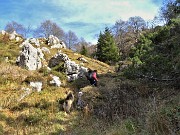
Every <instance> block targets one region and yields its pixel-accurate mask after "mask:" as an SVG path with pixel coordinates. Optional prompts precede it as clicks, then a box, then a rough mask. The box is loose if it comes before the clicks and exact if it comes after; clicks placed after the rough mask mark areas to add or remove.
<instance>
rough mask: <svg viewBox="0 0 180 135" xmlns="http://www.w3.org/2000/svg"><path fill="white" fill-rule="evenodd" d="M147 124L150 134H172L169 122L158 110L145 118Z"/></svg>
mask: <svg viewBox="0 0 180 135" xmlns="http://www.w3.org/2000/svg"><path fill="white" fill-rule="evenodd" d="M147 125H148V128H147V130H149V132H150V133H151V134H157V135H170V134H172V131H171V128H170V126H169V125H170V123H169V122H168V120H167V119H166V117H164V116H163V115H161V114H160V113H158V112H155V113H153V114H151V116H149V117H148V119H147Z"/></svg>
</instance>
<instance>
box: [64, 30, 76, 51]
mask: <svg viewBox="0 0 180 135" xmlns="http://www.w3.org/2000/svg"><path fill="white" fill-rule="evenodd" d="M65 43H66V45H67V46H68V48H69V49H72V50H74V49H75V45H76V44H77V43H78V37H77V36H76V34H75V33H74V32H73V31H71V30H69V31H68V32H67V34H66V36H65Z"/></svg>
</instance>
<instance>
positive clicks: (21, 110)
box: [0, 31, 113, 134]
mask: <svg viewBox="0 0 180 135" xmlns="http://www.w3.org/2000/svg"><path fill="white" fill-rule="evenodd" d="M0 65H1V68H0V76H1V78H0V94H1V97H0V134H1V133H2V134H30V133H32V134H36V133H42V134H44V133H46V132H47V131H48V129H52V128H53V129H52V130H51V131H48V132H47V134H48V133H50V132H51V133H52V132H57V131H58V130H60V129H61V128H62V129H63V128H65V125H66V124H64V123H59V122H58V121H60V119H65V117H64V116H63V115H64V114H63V111H62V108H61V104H59V102H62V101H63V99H64V98H65V96H66V95H65V91H73V92H74V94H75V96H76V94H77V91H78V87H74V86H72V84H73V83H76V80H80V81H82V82H83V84H82V87H84V86H88V85H89V82H88V81H87V80H86V78H85V76H84V74H85V73H86V72H87V69H88V68H91V69H94V70H95V69H96V70H98V73H99V74H105V73H107V72H112V71H113V70H112V68H111V67H110V66H109V65H107V64H105V63H102V62H100V61H97V60H94V59H91V58H88V57H85V56H82V55H80V54H78V53H75V52H73V51H71V50H69V49H66V45H65V44H64V43H63V42H62V41H60V40H59V39H58V38H57V37H55V36H53V35H51V36H49V38H47V39H46V38H38V39H36V38H29V39H23V38H22V37H21V36H20V35H18V34H17V33H16V32H13V33H11V34H9V33H7V32H5V31H1V33H0ZM80 87H81V86H79V88H80ZM73 113H75V112H73ZM58 117H59V118H58ZM58 119H59V120H58ZM53 121H54V122H53ZM62 121H63V120H62ZM44 124H45V125H46V126H45V125H44ZM35 125H36V126H35ZM27 126H28V128H26V127H27ZM63 130H65V129H63Z"/></svg>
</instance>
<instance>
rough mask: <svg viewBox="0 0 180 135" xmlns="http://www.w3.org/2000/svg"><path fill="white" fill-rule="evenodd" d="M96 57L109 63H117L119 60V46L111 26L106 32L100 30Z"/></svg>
mask: <svg viewBox="0 0 180 135" xmlns="http://www.w3.org/2000/svg"><path fill="white" fill-rule="evenodd" d="M96 57H97V59H98V60H100V61H102V62H106V63H108V64H112V63H115V62H117V61H118V60H119V54H118V48H117V46H116V44H115V41H114V38H113V36H112V34H111V31H110V30H109V28H107V27H106V28H105V31H104V33H103V34H102V33H101V32H100V34H99V39H98V43H97V52H96Z"/></svg>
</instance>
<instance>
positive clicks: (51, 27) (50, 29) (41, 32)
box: [34, 20, 65, 40]
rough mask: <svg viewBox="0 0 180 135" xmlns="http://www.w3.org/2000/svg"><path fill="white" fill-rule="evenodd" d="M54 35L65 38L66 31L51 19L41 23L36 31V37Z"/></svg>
mask: <svg viewBox="0 0 180 135" xmlns="http://www.w3.org/2000/svg"><path fill="white" fill-rule="evenodd" d="M50 35H54V36H56V37H58V38H59V39H62V40H63V39H64V35H65V34H64V31H63V29H62V28H60V27H59V26H58V25H57V24H56V23H54V22H52V21H51V20H46V21H44V22H42V23H41V25H40V26H39V27H38V28H37V29H36V30H35V31H34V36H35V37H46V38H47V37H49V36H50Z"/></svg>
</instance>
